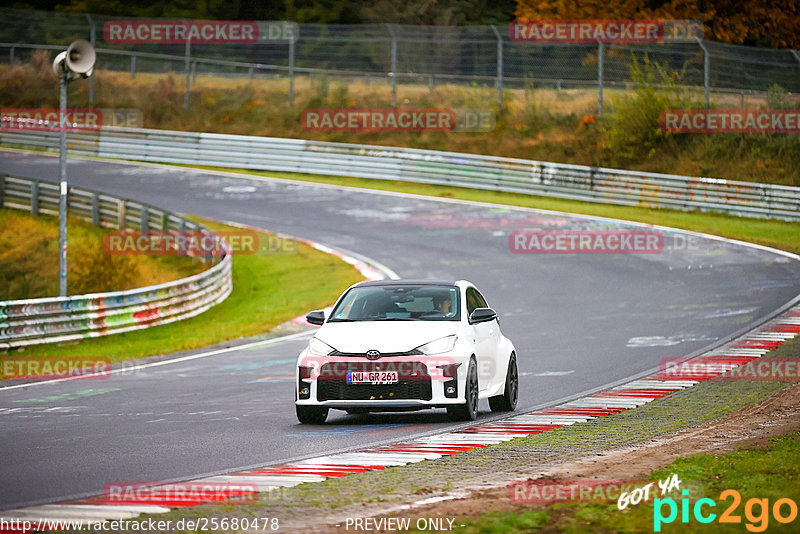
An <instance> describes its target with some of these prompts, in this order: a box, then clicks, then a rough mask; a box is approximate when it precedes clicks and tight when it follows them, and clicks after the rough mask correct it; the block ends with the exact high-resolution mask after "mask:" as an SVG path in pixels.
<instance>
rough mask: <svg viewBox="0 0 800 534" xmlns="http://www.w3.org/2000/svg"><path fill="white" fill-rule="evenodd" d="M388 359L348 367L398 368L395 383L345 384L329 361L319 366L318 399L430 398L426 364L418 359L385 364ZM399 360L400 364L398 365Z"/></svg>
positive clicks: (367, 369) (345, 381) (367, 368)
mask: <svg viewBox="0 0 800 534" xmlns="http://www.w3.org/2000/svg"><path fill="white" fill-rule="evenodd" d="M386 363H387V362H385V361H384V362H375V363H366V362H363V363H361V362H360V363H359V364H358V365H351V366H348V369H349V370H351V371H376V370H384V371H385V370H399V374H398V379H399V380H398V382H397V383H396V384H348V383H347V379H346V376H342V371H341V370H336V371H334V369H333V368H332V366H331V364H325V365H323V366H322V369H321V373H320V378H319V379H318V380H317V400H319V401H327V400H397V399H415V400H431V398H433V392H432V389H431V377H430V376H429V375H428V373H427V368H426V366H425V365H424V364H422V363H420V362H393V363H394V364H396V365H397V366H396V367H394V369H392V367H393V366H388V367H389V368H388V369H387V365H386ZM400 364H402V365H400Z"/></svg>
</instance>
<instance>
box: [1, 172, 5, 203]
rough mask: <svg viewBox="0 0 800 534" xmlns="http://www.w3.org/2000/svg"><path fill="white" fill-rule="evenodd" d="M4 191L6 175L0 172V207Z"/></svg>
mask: <svg viewBox="0 0 800 534" xmlns="http://www.w3.org/2000/svg"><path fill="white" fill-rule="evenodd" d="M5 192H6V177H5V176H3V175H2V174H0V209H3V195H5Z"/></svg>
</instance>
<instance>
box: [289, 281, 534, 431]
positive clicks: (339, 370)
mask: <svg viewBox="0 0 800 534" xmlns="http://www.w3.org/2000/svg"><path fill="white" fill-rule="evenodd" d="M306 319H307V320H308V322H309V323H311V324H315V325H321V328H320V329H319V330H318V331H317V333H316V334H315V335H314V337H313V338H311V341H310V342H309V344H308V347H306V348H305V349H304V350H303V352H301V353H300V356H299V358H298V360H297V371H296V382H295V384H296V391H295V401H296V402H295V405H296V408H297V418H298V419H299V420H300V422H302V423H310V424H321V423H323V422H325V419H326V418H327V417H328V410H329V409H330V408H335V409H339V410H346V411H347V412H348V413H365V412H386V411H411V410H422V409H426V408H447V413H448V415H449V416H450V417H451V418H452V419H455V420H473V419H475V417H476V416H477V411H478V399H483V398H488V399H489V405H490V407H491V409H492V411H511V410H514V409H515V408H516V405H517V394H518V390H519V383H518V373H517V359H516V352H515V350H514V345H513V344H512V343H511V341H510V340H509V339H508V338H506V337H505V336H503V334H502V333H501V332H500V325H499V322H498V319H497V313H496V312H495V311H494V310H493V309H491V308H490V307H489V305H488V304H487V303H486V300H485V299H484V298H483V296H482V295H481V294H480V292H479V291H478V290H477V288H476V287H475V286H474V285H472V284H471V283H469V282H467V281H465V280H459V281H457V282H433V281H413V280H388V281H387V280H384V281H378V282H360V283H358V284H355V285H353V286H351V287H350V288H348V289H347V291H345V292H344V293H343V294H342V296H341V297H339V300H338V301H337V302H336V304H335V305H334V306H333V309H332V310H331V312H330V314H329V315H328V316H327V317H326V315H325V313H324V312H323V311H313V312H311V313H309V314H308V315H307V316H306Z"/></svg>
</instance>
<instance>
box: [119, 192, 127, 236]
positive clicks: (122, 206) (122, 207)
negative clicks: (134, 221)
mask: <svg viewBox="0 0 800 534" xmlns="http://www.w3.org/2000/svg"><path fill="white" fill-rule="evenodd" d="M127 211H128V206H127V204H126V203H125V199H122V198H121V199H119V202H118V203H117V227H118V228H119V229H120V231H123V230H125V220H126V219H127V218H128V213H127Z"/></svg>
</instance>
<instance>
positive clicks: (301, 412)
mask: <svg viewBox="0 0 800 534" xmlns="http://www.w3.org/2000/svg"><path fill="white" fill-rule="evenodd" d="M294 407H295V411H296V412H297V420H298V421H300V422H301V423H303V424H306V425H321V424H323V423H324V422H325V419H327V418H328V408H326V407H324V406H302V405H300V404H295V405H294Z"/></svg>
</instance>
